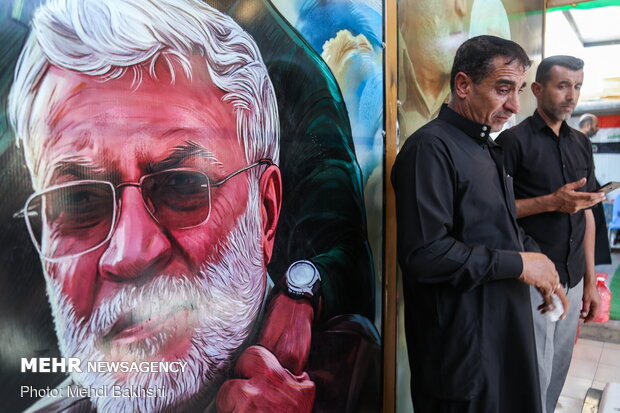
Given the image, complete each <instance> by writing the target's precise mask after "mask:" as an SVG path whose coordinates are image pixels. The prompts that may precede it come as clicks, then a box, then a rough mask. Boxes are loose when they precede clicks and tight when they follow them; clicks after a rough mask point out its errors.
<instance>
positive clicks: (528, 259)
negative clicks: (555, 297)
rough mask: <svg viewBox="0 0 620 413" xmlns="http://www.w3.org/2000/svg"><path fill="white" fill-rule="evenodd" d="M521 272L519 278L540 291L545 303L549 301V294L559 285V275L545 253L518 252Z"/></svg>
mask: <svg viewBox="0 0 620 413" xmlns="http://www.w3.org/2000/svg"><path fill="white" fill-rule="evenodd" d="M519 254H520V255H521V259H522V260H523V272H522V273H521V275H520V276H519V280H520V281H521V282H524V283H525V284H529V285H533V286H534V287H536V288H537V289H538V291H540V293H541V294H542V296H543V298H544V299H545V303H547V304H550V303H551V295H552V294H553V293H554V292H555V291H556V290H558V288H559V287H560V276H559V275H558V272H557V271H556V269H555V265H554V264H553V262H551V260H550V259H549V258H547V256H546V255H544V254H540V253H538V252H520V253H519Z"/></svg>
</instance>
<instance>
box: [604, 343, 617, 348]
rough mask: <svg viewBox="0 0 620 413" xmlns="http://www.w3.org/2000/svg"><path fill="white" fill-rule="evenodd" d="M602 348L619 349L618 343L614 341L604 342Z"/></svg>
mask: <svg viewBox="0 0 620 413" xmlns="http://www.w3.org/2000/svg"><path fill="white" fill-rule="evenodd" d="M603 348H607V349H611V350H620V344H616V343H604V344H603Z"/></svg>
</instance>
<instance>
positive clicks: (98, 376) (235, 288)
mask: <svg viewBox="0 0 620 413" xmlns="http://www.w3.org/2000/svg"><path fill="white" fill-rule="evenodd" d="M248 182H249V194H248V202H247V207H246V209H245V212H244V213H243V214H242V215H241V216H240V217H239V218H238V219H237V221H236V224H235V227H234V228H233V229H232V230H231V231H230V233H229V234H228V236H227V237H226V238H222V239H221V240H219V241H218V242H217V246H216V248H215V249H216V250H218V251H220V255H221V258H220V259H219V261H217V262H216V261H211V260H207V261H205V262H204V263H203V264H202V265H201V268H200V270H199V271H197V272H196V273H193V274H190V273H188V274H184V275H178V276H174V275H172V274H158V275H156V276H154V277H153V278H152V279H151V280H150V281H149V282H148V283H146V284H144V285H140V286H137V285H126V286H122V288H119V290H118V291H117V292H116V293H115V295H114V296H112V297H108V298H107V299H106V300H104V301H102V302H101V303H100V304H99V306H98V307H97V308H95V309H94V311H93V312H92V314H91V315H90V317H88V318H85V317H78V316H77V315H76V311H75V307H74V305H73V303H72V302H71V301H70V300H69V299H67V297H66V295H65V294H64V293H63V291H62V283H61V282H60V281H58V279H57V277H54V274H57V272H55V273H48V276H47V277H46V281H47V293H48V296H49V299H50V303H51V306H52V314H53V316H54V324H55V327H56V334H57V336H58V341H59V346H60V350H61V352H62V354H63V356H64V357H77V358H79V359H81V360H82V362H84V363H85V362H86V361H111V359H110V358H109V357H111V356H110V355H109V354H107V353H105V352H104V351H103V350H102V348H104V347H105V345H104V344H102V343H103V342H104V336H105V335H106V334H107V333H109V332H110V331H111V329H112V326H113V325H114V324H115V323H116V322H117V321H118V320H119V318H121V317H122V316H123V314H125V315H127V314H131V315H132V317H133V319H141V320H146V319H148V318H150V317H151V316H154V317H156V316H157V315H162V314H166V313H168V312H170V311H171V310H172V311H174V310H175V309H177V311H178V308H181V307H182V308H185V309H188V310H189V309H192V310H193V311H192V314H193V317H195V318H196V322H195V326H194V327H193V328H194V332H193V334H192V337H191V349H190V350H189V351H188V353H187V355H185V356H183V357H181V358H179V361H185V362H187V366H186V368H185V369H184V371H180V372H170V373H155V372H149V373H130V374H127V375H125V376H123V377H119V376H118V375H116V374H113V373H107V372H105V373H101V372H90V371H88V370H87V369H85V368H84V369H83V372H80V373H72V378H73V380H74V381H75V382H76V383H77V384H79V385H81V386H82V387H83V388H96V389H99V388H106V387H107V388H110V389H111V388H112V386H115V385H117V386H121V387H123V388H131V387H133V388H144V389H163V390H164V392H165V395H164V396H161V397H129V398H128V397H113V395H112V392H110V395H109V396H106V397H93V398H91V401H92V402H93V404H94V405H95V407H97V410H98V411H101V412H115V413H132V412H143V413H151V412H174V411H181V410H182V409H181V408H180V407H179V406H187V407H190V406H191V407H194V408H195V407H196V406H192V403H194V402H197V401H199V400H200V399H201V398H202V397H203V396H205V395H210V394H211V393H213V392H214V391H215V390H216V389H217V386H218V385H219V384H221V379H223V378H224V376H225V374H226V372H227V371H228V369H230V367H231V365H232V363H233V362H234V358H235V357H236V356H237V355H238V352H239V351H240V350H242V349H243V348H244V345H245V344H244V343H247V340H248V339H249V338H251V337H252V336H253V334H254V332H255V328H256V327H257V322H258V320H259V318H260V312H261V309H262V304H263V299H264V294H265V268H264V267H263V262H262V248H261V244H260V237H261V235H260V213H259V209H260V208H259V205H258V204H259V202H260V191H259V188H258V180H257V179H255V178H252V177H248ZM46 272H47V270H46ZM74 276H75V274H74ZM190 317H192V316H188V318H190ZM175 328H176V325H172V326H170V325H168V326H167V327H166V328H165V329H163V330H162V331H159V332H158V333H156V334H153V335H152V336H151V337H149V338H146V339H144V340H141V341H139V342H136V343H132V344H128V345H123V346H122V347H121V349H120V350H117V352H120V354H117V355H116V356H117V357H118V356H119V355H120V356H121V359H122V360H123V361H135V362H142V361H163V360H161V356H159V355H158V354H157V353H158V352H159V351H161V349H162V347H164V346H165V345H166V343H167V340H168V339H169V336H168V335H169V334H173V333H174V330H175ZM112 360H113V357H112ZM116 361H118V360H116ZM189 410H191V411H194V410H192V409H189ZM183 411H184V410H183Z"/></svg>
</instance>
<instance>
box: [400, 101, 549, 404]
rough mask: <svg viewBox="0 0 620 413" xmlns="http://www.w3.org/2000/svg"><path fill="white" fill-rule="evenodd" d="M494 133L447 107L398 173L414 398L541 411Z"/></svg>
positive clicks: (511, 209) (509, 197)
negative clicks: (474, 401) (470, 402)
mask: <svg viewBox="0 0 620 413" xmlns="http://www.w3.org/2000/svg"><path fill="white" fill-rule="evenodd" d="M489 132H490V128H489V126H487V125H481V124H478V123H475V122H472V121H470V120H468V119H466V118H464V117H463V116H461V115H459V114H457V113H456V112H454V111H453V110H451V109H450V108H448V107H447V106H443V107H442V109H441V111H440V113H439V116H438V118H437V119H435V120H433V121H431V122H430V123H428V124H426V125H425V126H423V127H422V128H420V129H418V131H416V132H415V133H414V134H413V135H412V136H411V137H410V138H409V139H408V140H407V141H406V142H405V144H404V145H403V148H402V150H401V151H400V153H399V154H398V156H397V158H396V162H395V164H394V168H393V170H392V184H393V186H394V190H395V193H396V216H397V220H398V257H399V262H400V265H401V269H402V272H403V292H404V298H405V332H406V336H407V347H408V351H409V360H410V364H411V375H412V376H411V377H412V379H411V386H412V397H413V398H414V405H415V400H416V397H425V395H426V397H427V396H428V395H431V396H432V397H435V398H440V399H450V400H476V403H480V405H481V406H485V408H484V411H501V412H503V413H513V412H514V413H517V412H518V413H522V412H532V413H534V412H539V411H540V400H539V396H538V394H539V389H538V376H537V371H538V370H537V364H536V352H535V347H534V333H533V327H532V312H531V308H530V295H529V287H528V286H527V285H526V284H524V283H522V282H520V281H518V280H517V278H518V277H519V275H520V273H521V271H522V268H523V264H522V261H521V257H520V256H519V254H518V251H521V250H522V249H523V244H522V238H521V232H520V230H519V228H518V227H517V223H516V219H515V214H516V209H515V204H514V196H513V193H512V182H510V179H509V178H508V177H507V176H506V174H505V173H504V171H503V167H502V154H501V148H500V147H499V146H498V145H497V144H495V143H494V142H493V141H492V140H491V139H490V138H489ZM480 411H483V410H480Z"/></svg>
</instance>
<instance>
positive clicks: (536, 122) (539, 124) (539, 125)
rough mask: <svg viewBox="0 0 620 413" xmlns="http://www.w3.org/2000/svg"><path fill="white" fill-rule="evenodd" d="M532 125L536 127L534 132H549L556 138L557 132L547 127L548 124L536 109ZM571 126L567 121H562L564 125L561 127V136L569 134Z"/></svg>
mask: <svg viewBox="0 0 620 413" xmlns="http://www.w3.org/2000/svg"><path fill="white" fill-rule="evenodd" d="M532 124H533V126H534V130H537V131H542V130H547V131H548V132H549V133H550V134H551V135H553V137H556V135H555V132H553V130H552V129H551V128H550V127H549V126H548V125H547V122H545V120H544V119H543V118H542V116H540V113H538V109H534V114H533V115H532ZM569 130H570V126H568V123H566V121H565V120H563V121H562V125H561V126H560V136H564V135H567V134H568V133H569Z"/></svg>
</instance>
